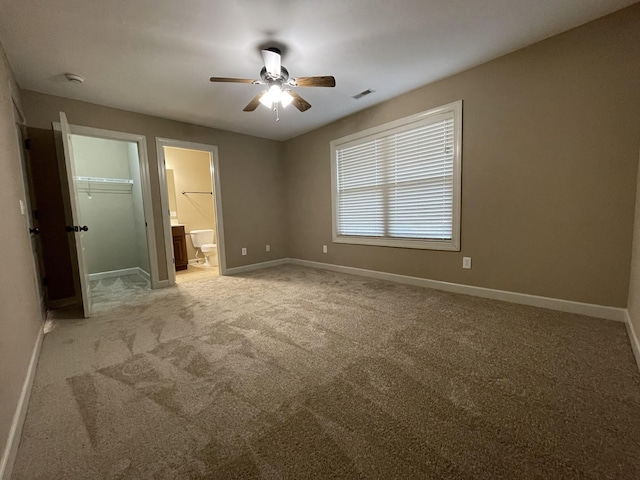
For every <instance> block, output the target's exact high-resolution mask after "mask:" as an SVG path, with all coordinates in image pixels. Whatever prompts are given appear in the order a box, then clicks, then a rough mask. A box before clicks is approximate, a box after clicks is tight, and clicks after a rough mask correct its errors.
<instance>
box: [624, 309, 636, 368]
mask: <svg viewBox="0 0 640 480" xmlns="http://www.w3.org/2000/svg"><path fill="white" fill-rule="evenodd" d="M624 318H625V322H624V323H625V325H626V326H627V333H628V334H629V341H630V342H631V349H632V350H633V356H634V357H636V363H637V364H638V369H639V370H640V341H639V340H638V336H637V335H636V331H635V329H634V328H633V323H632V322H631V316H630V315H629V310H625V314H624Z"/></svg>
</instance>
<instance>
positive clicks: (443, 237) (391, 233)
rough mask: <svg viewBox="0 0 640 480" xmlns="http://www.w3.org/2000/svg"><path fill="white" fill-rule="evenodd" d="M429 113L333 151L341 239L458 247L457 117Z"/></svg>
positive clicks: (337, 234)
mask: <svg viewBox="0 0 640 480" xmlns="http://www.w3.org/2000/svg"><path fill="white" fill-rule="evenodd" d="M428 113H429V112H425V114H420V115H419V118H418V119H415V118H414V117H411V120H412V121H410V122H406V123H405V124H404V125H400V126H397V122H395V123H394V124H393V128H389V129H384V130H382V131H380V129H378V132H376V133H374V134H368V135H366V136H362V137H360V138H356V139H351V140H350V141H348V142H344V143H341V144H335V145H334V182H335V184H334V214H335V224H334V230H335V232H334V237H338V238H342V239H343V240H345V238H346V237H364V238H372V239H382V240H384V239H389V240H391V243H388V242H368V243H375V244H389V245H394V244H393V240H394V239H397V240H408V241H409V242H411V241H416V240H417V241H426V242H436V244H435V246H434V245H426V246H425V245H412V244H411V243H409V244H408V245H401V246H416V247H417V248H431V247H434V248H438V247H437V243H438V242H439V243H447V244H454V243H457V242H456V241H454V240H457V239H455V238H454V237H456V236H457V235H458V228H457V216H458V215H457V212H458V211H459V208H458V207H459V206H458V205H457V201H456V200H457V198H458V195H457V194H458V191H459V177H460V176H459V170H460V168H459V167H460V162H459V161H458V158H457V155H459V148H456V141H457V140H458V139H457V138H456V110H455V109H449V110H448V111H444V112H443V111H441V110H440V111H438V112H437V113H435V114H432V115H429V114H428ZM459 131H460V130H458V132H459ZM363 133H367V132H363ZM336 143H337V142H336ZM334 240H335V238H334ZM352 243H360V242H352ZM394 246H398V245H394ZM454 246H455V245H454ZM446 249H453V248H446Z"/></svg>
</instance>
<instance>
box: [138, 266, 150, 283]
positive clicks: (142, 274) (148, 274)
mask: <svg viewBox="0 0 640 480" xmlns="http://www.w3.org/2000/svg"><path fill="white" fill-rule="evenodd" d="M138 275H141V276H143V277H144V278H146V279H147V280H149V281H151V274H150V273H149V272H147V271H146V270H145V269H144V268H140V267H138Z"/></svg>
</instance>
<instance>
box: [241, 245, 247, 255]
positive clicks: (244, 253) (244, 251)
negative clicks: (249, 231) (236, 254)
mask: <svg viewBox="0 0 640 480" xmlns="http://www.w3.org/2000/svg"><path fill="white" fill-rule="evenodd" d="M242 254H243V255H246V254H247V249H246V248H245V247H242Z"/></svg>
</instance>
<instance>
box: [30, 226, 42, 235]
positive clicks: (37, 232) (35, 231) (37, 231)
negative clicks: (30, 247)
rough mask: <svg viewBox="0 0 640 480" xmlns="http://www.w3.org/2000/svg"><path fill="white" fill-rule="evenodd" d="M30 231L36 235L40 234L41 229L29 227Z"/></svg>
mask: <svg viewBox="0 0 640 480" xmlns="http://www.w3.org/2000/svg"><path fill="white" fill-rule="evenodd" d="M29 233H32V234H34V235H38V234H39V233H40V229H39V228H38V227H34V228H30V229H29Z"/></svg>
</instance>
